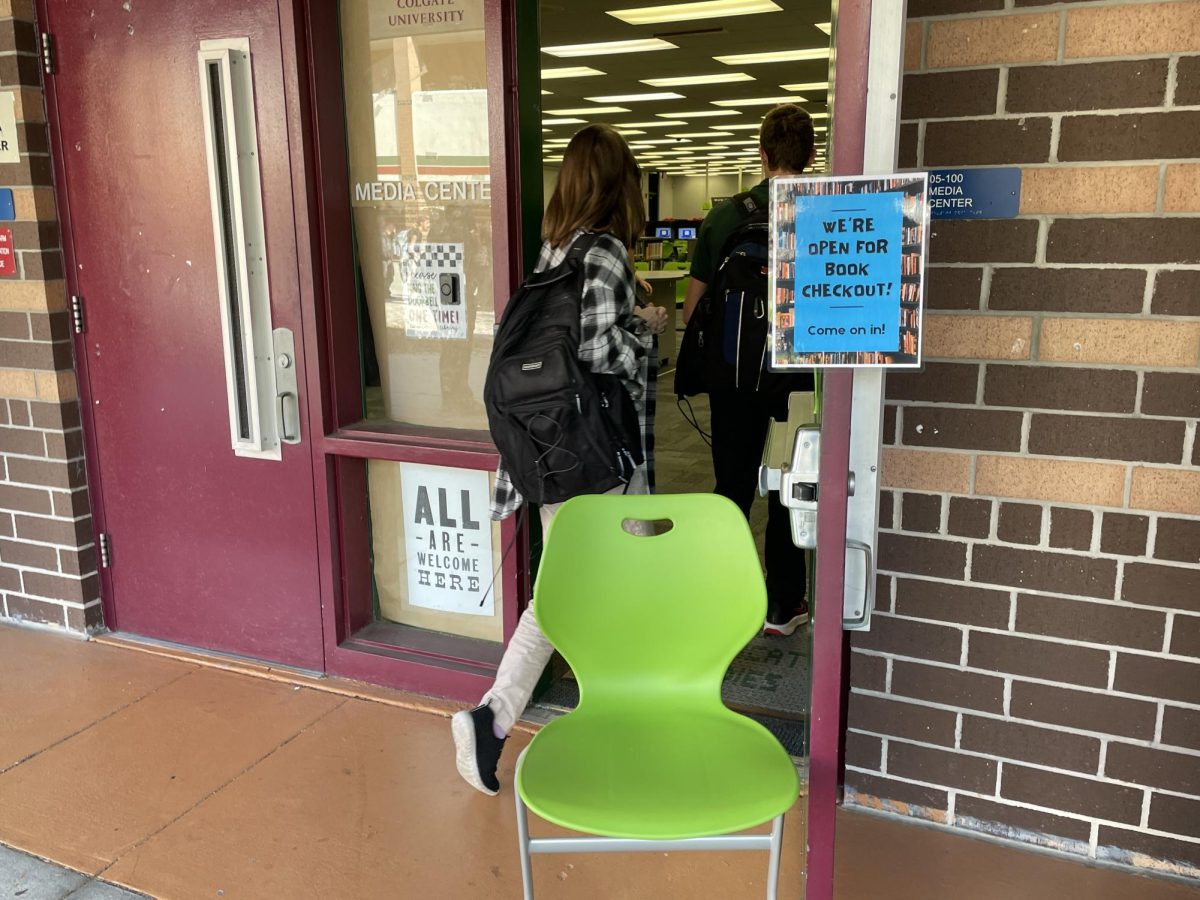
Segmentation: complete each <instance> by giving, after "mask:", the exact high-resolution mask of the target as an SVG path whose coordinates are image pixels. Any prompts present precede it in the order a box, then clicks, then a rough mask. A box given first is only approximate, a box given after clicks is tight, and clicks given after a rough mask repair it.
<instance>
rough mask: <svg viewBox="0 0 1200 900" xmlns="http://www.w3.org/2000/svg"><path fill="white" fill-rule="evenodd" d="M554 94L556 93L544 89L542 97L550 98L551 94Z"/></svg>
mask: <svg viewBox="0 0 1200 900" xmlns="http://www.w3.org/2000/svg"><path fill="white" fill-rule="evenodd" d="M553 93H554V91H547V90H544V89H543V90H542V96H543V97H549V96H550V95H551V94H553Z"/></svg>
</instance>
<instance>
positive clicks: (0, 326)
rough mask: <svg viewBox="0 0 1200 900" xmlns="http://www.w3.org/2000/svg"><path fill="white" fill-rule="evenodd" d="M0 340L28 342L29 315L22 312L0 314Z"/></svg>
mask: <svg viewBox="0 0 1200 900" xmlns="http://www.w3.org/2000/svg"><path fill="white" fill-rule="evenodd" d="M0 338H5V339H12V340H18V341H27V340H29V314H28V313H23V312H0Z"/></svg>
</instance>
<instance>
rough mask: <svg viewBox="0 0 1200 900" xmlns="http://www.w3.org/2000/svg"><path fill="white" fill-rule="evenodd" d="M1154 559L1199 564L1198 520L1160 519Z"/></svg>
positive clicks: (1199, 534)
mask: <svg viewBox="0 0 1200 900" xmlns="http://www.w3.org/2000/svg"><path fill="white" fill-rule="evenodd" d="M1154 558H1155V559H1169V560H1174V561H1175V562H1184V563H1200V519H1168V518H1160V519H1159V520H1158V535H1157V536H1156V537H1155V539H1154Z"/></svg>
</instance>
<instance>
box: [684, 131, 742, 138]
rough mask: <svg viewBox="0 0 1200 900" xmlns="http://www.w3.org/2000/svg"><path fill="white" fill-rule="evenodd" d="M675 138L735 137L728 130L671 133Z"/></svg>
mask: <svg viewBox="0 0 1200 900" xmlns="http://www.w3.org/2000/svg"><path fill="white" fill-rule="evenodd" d="M671 137H673V138H698V137H713V138H717V137H733V135H731V134H730V133H729V132H728V131H684V132H681V133H679V134H673V135H671Z"/></svg>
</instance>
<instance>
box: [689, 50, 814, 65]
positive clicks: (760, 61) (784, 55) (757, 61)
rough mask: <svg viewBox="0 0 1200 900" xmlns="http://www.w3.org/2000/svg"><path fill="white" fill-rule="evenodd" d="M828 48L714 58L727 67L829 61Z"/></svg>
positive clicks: (738, 54) (772, 51)
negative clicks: (816, 60) (815, 60)
mask: <svg viewBox="0 0 1200 900" xmlns="http://www.w3.org/2000/svg"><path fill="white" fill-rule="evenodd" d="M828 57H829V48H828V47H812V48H810V49H808V50H771V51H768V52H766V53H735V54H733V55H732V56H714V57H713V59H715V60H716V61H717V62H719V63H724V64H725V65H727V66H759V65H764V64H765V63H781V62H803V61H804V60H806V59H827V58H828Z"/></svg>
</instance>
